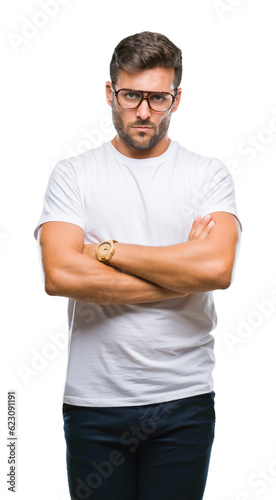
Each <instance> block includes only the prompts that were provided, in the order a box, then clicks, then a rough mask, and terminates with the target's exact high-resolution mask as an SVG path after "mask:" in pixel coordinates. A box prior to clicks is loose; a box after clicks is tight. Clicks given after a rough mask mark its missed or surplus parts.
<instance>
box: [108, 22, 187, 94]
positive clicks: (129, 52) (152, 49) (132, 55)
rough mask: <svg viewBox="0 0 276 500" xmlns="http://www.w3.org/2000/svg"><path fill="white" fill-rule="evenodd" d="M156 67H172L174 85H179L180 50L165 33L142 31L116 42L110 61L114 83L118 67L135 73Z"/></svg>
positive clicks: (180, 75) (180, 70) (116, 78)
mask: <svg viewBox="0 0 276 500" xmlns="http://www.w3.org/2000/svg"><path fill="white" fill-rule="evenodd" d="M157 67H163V68H174V71H175V77H174V87H175V89H176V88H178V87H179V85H180V82H181V77H182V54H181V50H180V49H179V48H178V47H176V45H174V43H172V42H171V41H170V40H169V39H168V38H167V37H166V36H165V35H161V34H160V33H152V32H151V31H143V32H142V33H136V34H135V35H131V36H128V37H127V38H124V39H123V40H121V42H120V43H118V45H117V47H116V48H115V50H114V53H113V56H112V59H111V62H110V78H111V81H112V83H113V85H115V83H116V82H117V80H118V71H119V70H120V69H123V70H125V71H127V72H128V73H135V72H138V71H142V70H144V69H153V68H157Z"/></svg>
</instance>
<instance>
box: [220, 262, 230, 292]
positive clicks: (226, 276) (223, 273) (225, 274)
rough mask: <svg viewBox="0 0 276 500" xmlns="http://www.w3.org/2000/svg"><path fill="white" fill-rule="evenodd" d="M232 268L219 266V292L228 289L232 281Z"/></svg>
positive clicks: (223, 265)
mask: <svg viewBox="0 0 276 500" xmlns="http://www.w3.org/2000/svg"><path fill="white" fill-rule="evenodd" d="M232 278H233V275H232V266H229V265H225V264H222V265H221V266H220V272H219V275H218V285H219V286H218V288H219V289H221V290H226V289H227V288H229V287H230V285H231V283H232V281H233V279H232Z"/></svg>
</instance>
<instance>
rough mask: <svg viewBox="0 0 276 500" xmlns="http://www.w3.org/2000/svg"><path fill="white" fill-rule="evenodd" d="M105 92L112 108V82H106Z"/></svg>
mask: <svg viewBox="0 0 276 500" xmlns="http://www.w3.org/2000/svg"><path fill="white" fill-rule="evenodd" d="M105 92H106V100H107V104H109V106H112V100H113V91H112V83H111V82H106V84H105Z"/></svg>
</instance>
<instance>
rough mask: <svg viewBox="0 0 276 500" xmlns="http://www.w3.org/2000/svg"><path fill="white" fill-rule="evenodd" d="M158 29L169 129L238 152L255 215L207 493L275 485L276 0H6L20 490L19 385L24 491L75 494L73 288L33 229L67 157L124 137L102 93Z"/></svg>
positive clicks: (190, 140) (244, 217)
mask: <svg viewBox="0 0 276 500" xmlns="http://www.w3.org/2000/svg"><path fill="white" fill-rule="evenodd" d="M145 30H150V31H158V32H161V33H164V34H165V35H166V36H168V37H169V38H171V39H172V41H173V42H174V43H175V44H176V45H178V46H179V47H180V48H181V49H182V52H183V65H184V73H183V81H182V84H181V87H182V89H183V93H182V102H181V106H180V108H179V110H178V111H177V113H175V114H174V115H173V117H172V122H171V128H170V137H171V138H173V139H175V140H177V141H179V142H180V143H181V144H182V145H183V146H185V147H186V148H187V149H190V150H192V151H196V152H197V153H199V154H202V155H205V156H215V157H217V158H220V159H221V160H222V161H223V162H224V163H225V164H226V165H227V166H228V168H229V169H230V171H231V173H232V175H233V179H234V183H235V189H236V200H237V206H238V212H239V216H240V219H241V221H242V224H243V236H242V245H241V250H240V254H239V260H238V265H237V268H236V272H235V278H234V281H233V284H232V285H231V287H230V288H229V289H227V290H224V291H216V292H215V294H214V295H215V302H216V309H217V314H218V326H217V328H216V330H215V331H214V336H215V339H216V347H215V354H216V359H217V363H216V368H215V371H214V378H215V392H216V414H217V424H216V438H215V443H214V446H213V452H212V458H211V464H210V470H209V477H208V482H207V487H206V492H205V496H204V500H255V499H256V500H257V499H261V500H272V499H275V492H276V446H275V445H276V435H275V422H276V418H275V417H276V409H275V378H276V368H275V366H276V364H275V349H276V342H275V318H276V283H275V208H276V203H275V199H276V196H275V180H276V179H275V168H276V164H275V160H276V147H275V142H276V141H275V139H276V96H275V89H276V71H275V46H276V30H275V2H274V1H273V0H262V1H258V0H251V1H249V0H243V1H242V0H221V1H212V0H196V1H192V0H190V1H188V0H187V1H185V0H184V1H183V0H182V1H181V2H179V1H178V2H170V3H169V2H162V3H161V2H152V3H150V2H148V1H147V2H145V1H144V0H141V1H139V2H127V1H125V0H123V1H118V2H110V1H108V0H106V1H105V2H99V1H98V2H93V1H91V0H90V1H89V0H82V1H81V2H80V1H79V2H77V0H59V1H58V0H51V1H50V0H41V1H40V0H20V1H19V0H14V1H13V2H10V3H7V2H6V3H5V5H4V2H1V42H2V43H1V75H2V76H1V81H0V83H1V93H0V96H1V183H0V203H1V213H0V263H1V264H0V266H1V350H0V352H1V358H0V370H1V374H0V375H1V389H0V402H1V420H0V439H1V446H0V468H1V474H0V480H1V485H0V495H1V498H4V499H6V498H10V497H11V496H12V493H10V492H8V490H7V483H6V480H7V476H6V474H7V472H8V463H7V461H8V449H7V443H8V441H7V437H8V431H7V392H8V391H10V390H14V391H16V395H17V419H18V424H17V437H18V440H17V493H16V494H17V498H18V499H20V500H25V499H26V500H37V499H38V498H39V499H40V500H69V493H68V488H67V476H66V464H65V442H64V437H63V421H62V414H61V406H62V393H63V387H64V381H65V374H66V361H67V329H66V328H67V326H66V319H67V309H66V308H67V300H66V299H64V298H57V297H49V296H47V295H46V294H45V292H44V289H43V282H42V276H41V271H40V265H39V260H38V251H37V245H36V242H35V240H34V237H33V230H34V227H35V225H36V222H37V220H38V218H39V215H40V211H41V209H42V200H43V195H44V191H45V189H46V184H47V181H48V178H49V175H50V173H51V170H52V169H53V167H54V165H55V163H57V161H59V160H61V159H63V158H65V157H67V156H72V155H74V154H78V153H80V152H82V151H85V150H86V149H89V148H91V147H96V146H99V145H101V144H102V143H103V142H104V141H107V140H110V139H111V138H112V137H113V136H114V129H113V126H112V123H111V115H110V107H109V106H108V105H107V104H106V101H105V82H106V80H108V79H109V62H110V58H111V55H112V52H113V49H114V47H115V46H116V45H117V43H118V42H119V41H120V40H121V39H122V38H124V37H126V36H128V35H131V34H134V33H136V32H140V31H145ZM110 500H112V499H110ZM153 500H155V499H153ZM156 500H158V499H156ZM171 500H173V493H172V497H171ZM184 500H191V499H184Z"/></svg>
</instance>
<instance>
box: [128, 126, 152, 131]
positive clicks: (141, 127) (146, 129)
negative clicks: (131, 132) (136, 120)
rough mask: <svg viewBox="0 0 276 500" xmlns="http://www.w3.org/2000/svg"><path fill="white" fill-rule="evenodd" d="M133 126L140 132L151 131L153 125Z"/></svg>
mask: <svg viewBox="0 0 276 500" xmlns="http://www.w3.org/2000/svg"><path fill="white" fill-rule="evenodd" d="M133 128H134V129H135V130H137V131H138V132H149V131H150V130H152V127H143V126H140V127H133Z"/></svg>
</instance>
